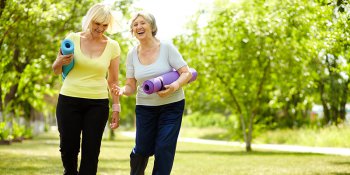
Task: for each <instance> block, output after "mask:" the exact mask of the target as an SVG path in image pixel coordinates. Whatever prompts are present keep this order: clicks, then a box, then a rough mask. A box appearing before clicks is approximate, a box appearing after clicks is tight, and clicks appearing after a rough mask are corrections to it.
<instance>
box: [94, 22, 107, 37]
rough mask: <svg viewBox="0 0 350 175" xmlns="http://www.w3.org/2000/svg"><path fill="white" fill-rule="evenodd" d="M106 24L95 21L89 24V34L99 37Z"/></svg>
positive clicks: (105, 28)
mask: <svg viewBox="0 0 350 175" xmlns="http://www.w3.org/2000/svg"><path fill="white" fill-rule="evenodd" d="M107 28H108V23H100V22H97V21H92V22H91V34H92V35H95V36H101V35H103V33H104V32H105V31H106V30H107Z"/></svg>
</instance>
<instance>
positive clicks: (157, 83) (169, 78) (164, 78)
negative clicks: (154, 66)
mask: <svg viewBox="0 0 350 175" xmlns="http://www.w3.org/2000/svg"><path fill="white" fill-rule="evenodd" d="M190 72H191V73H192V78H191V79H190V80H189V81H188V83H190V82H192V81H194V80H196V79H197V71H196V70H195V69H193V68H190ZM179 76H180V75H179V73H178V72H177V71H171V72H168V73H166V74H163V75H161V76H159V77H156V78H152V79H149V80H146V81H145V82H143V84H142V88H143V91H144V92H145V93H146V94H152V93H154V92H158V91H160V90H163V89H164V86H165V85H169V84H171V83H172V82H174V81H176V80H177V79H178V78H179Z"/></svg>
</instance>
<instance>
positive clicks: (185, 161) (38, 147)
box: [0, 132, 350, 175]
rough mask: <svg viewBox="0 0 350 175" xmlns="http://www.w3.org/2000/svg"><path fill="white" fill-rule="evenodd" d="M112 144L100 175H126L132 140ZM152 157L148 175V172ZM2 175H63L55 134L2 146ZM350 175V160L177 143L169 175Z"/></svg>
mask: <svg viewBox="0 0 350 175" xmlns="http://www.w3.org/2000/svg"><path fill="white" fill-rule="evenodd" d="M116 138H117V139H116V140H115V141H107V140H104V141H103V143H102V149H101V154H100V162H99V169H98V174H99V175H128V174H129V153H130V151H131V148H132V146H133V144H134V142H133V139H130V138H125V137H122V136H120V135H119V134H118V133H117V137H116ZM153 161H154V159H153V157H152V158H151V159H150V161H149V165H148V167H147V170H146V174H147V175H150V174H151V172H152V165H153ZM0 174H1V175H15V174H16V175H17V174H18V175H49V174H57V175H58V174H62V164H61V160H60V154H59V141H58V134H57V133H56V132H53V133H45V134H42V135H40V136H38V137H36V138H35V139H33V140H25V141H23V142H22V143H13V144H12V145H0ZM226 174H227V175H236V174H238V175H240V174H247V175H248V174H249V175H250V174H252V175H259V174H267V175H273V174H276V175H282V174H288V175H303V174H310V175H318V174H319V175H323V174H330V175H346V174H348V175H350V157H344V156H333V155H321V154H305V153H285V152H273V151H261V150H255V151H254V152H252V153H246V152H245V151H244V150H243V149H242V148H240V147H230V146H215V145H203V144H195V143H182V142H179V143H178V148H177V154H176V157H175V163H174V167H173V171H172V175H226Z"/></svg>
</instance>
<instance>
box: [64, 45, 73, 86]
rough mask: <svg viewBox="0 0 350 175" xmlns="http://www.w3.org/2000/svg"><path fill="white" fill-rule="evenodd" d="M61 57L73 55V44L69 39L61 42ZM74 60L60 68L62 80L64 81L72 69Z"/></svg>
mask: <svg viewBox="0 0 350 175" xmlns="http://www.w3.org/2000/svg"><path fill="white" fill-rule="evenodd" d="M61 53H62V55H68V54H72V53H74V43H73V41H72V40H70V39H65V40H63V41H62V42H61ZM73 66H74V59H73V60H72V61H71V62H70V63H69V64H68V65H63V66H62V80H64V79H66V77H67V75H68V73H69V72H70V71H71V70H72V69H73Z"/></svg>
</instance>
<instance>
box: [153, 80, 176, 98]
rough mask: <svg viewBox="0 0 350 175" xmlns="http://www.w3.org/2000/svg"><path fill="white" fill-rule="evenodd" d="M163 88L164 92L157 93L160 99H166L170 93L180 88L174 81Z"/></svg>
mask: <svg viewBox="0 0 350 175" xmlns="http://www.w3.org/2000/svg"><path fill="white" fill-rule="evenodd" d="M164 88H165V90H162V91H158V92H157V93H158V95H159V96H160V97H166V96H168V95H170V94H171V93H173V92H175V91H177V90H178V89H179V88H180V84H179V83H178V82H177V81H175V82H173V83H171V84H169V85H165V86H164Z"/></svg>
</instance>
